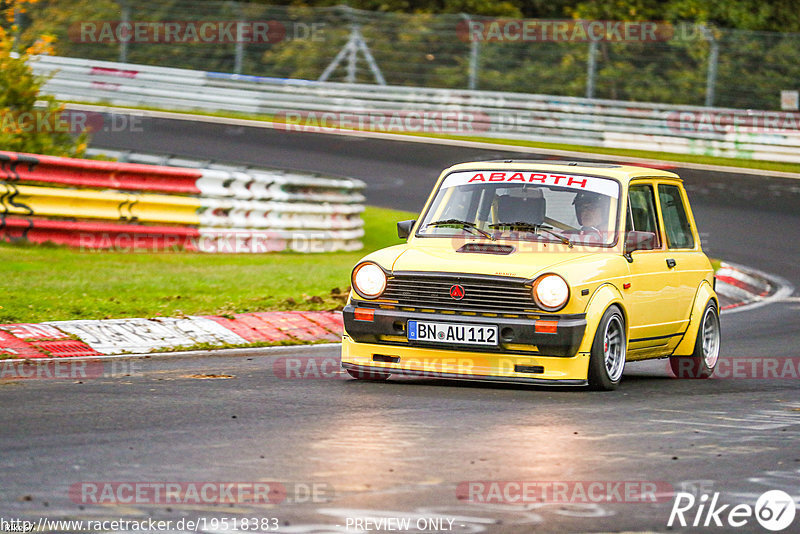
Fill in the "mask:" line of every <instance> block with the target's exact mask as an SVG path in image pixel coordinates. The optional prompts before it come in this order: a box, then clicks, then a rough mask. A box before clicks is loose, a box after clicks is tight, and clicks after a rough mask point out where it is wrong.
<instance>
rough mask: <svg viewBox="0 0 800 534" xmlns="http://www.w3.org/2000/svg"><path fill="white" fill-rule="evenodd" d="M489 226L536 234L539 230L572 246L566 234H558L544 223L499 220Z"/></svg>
mask: <svg viewBox="0 0 800 534" xmlns="http://www.w3.org/2000/svg"><path fill="white" fill-rule="evenodd" d="M489 228H516V229H518V230H528V231H530V232H534V233H536V234H539V232H540V231H541V232H545V233H547V234H550V235H551V236H553V237H555V238H556V239H558V240H559V241H561V244H562V245H567V246H568V247H569V248H572V241H570V240H569V238H568V237H567V236H565V235H563V234H559V233H558V232H554V231H553V227H552V226H547V225H545V224H534V223H529V222H524V221H516V222H499V223H497V224H490V225H489Z"/></svg>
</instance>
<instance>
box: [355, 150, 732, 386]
mask: <svg viewBox="0 0 800 534" xmlns="http://www.w3.org/2000/svg"><path fill="white" fill-rule="evenodd" d="M397 228H398V234H399V235H400V237H401V238H407V242H406V243H405V244H402V245H396V246H392V247H388V248H385V249H382V250H379V251H377V252H374V253H372V254H369V255H368V256H366V257H365V258H363V259H362V260H361V261H360V262H359V263H358V264H357V265H356V266H355V268H354V269H353V272H352V280H351V282H352V292H351V294H350V299H349V301H348V304H347V306H346V307H345V309H344V326H345V330H344V335H343V339H342V366H343V367H344V369H346V370H347V371H348V372H349V373H350V374H351V375H352V376H353V377H355V378H358V379H368V380H385V379H386V378H388V377H389V376H390V375H392V374H401V375H414V376H422V377H440V378H450V379H459V380H484V381H498V382H521V383H530V384H539V385H542V384H544V385H576V386H582V385H588V386H590V387H593V388H595V389H604V390H609V389H614V388H616V387H617V385H618V384H619V382H620V380H621V378H622V373H623V370H624V368H625V363H626V362H627V361H633V360H644V359H650V358H664V357H670V363H671V367H672V370H673V372H674V373H675V374H676V376H681V377H695V378H706V377H709V376H711V374H712V373H713V371H714V367H715V366H716V363H717V359H718V356H719V348H720V324H719V304H718V300H717V295H716V293H715V291H714V272H713V269H712V267H711V263H710V262H709V260H708V258H707V257H706V255H705V254H704V253H703V251H702V250H701V248H700V239H699V237H698V233H697V228H696V226H695V222H694V218H693V216H692V211H691V209H690V207H689V201H688V199H687V196H686V192H685V190H684V188H683V185H682V181H681V179H680V178H679V177H678V176H677V175H676V174H674V173H671V172H666V171H660V170H654V169H650V168H642V167H634V166H623V165H612V164H599V163H598V164H592V163H553V162H541V161H531V160H527V161H526V160H504V161H491V162H472V163H462V164H459V165H455V166H453V167H450V168H448V169H446V170H445V171H444V172H443V173H442V175H441V176H440V177H439V180H438V181H437V183H436V186H435V188H434V190H433V193H432V194H431V196H430V198H429V199H428V201H427V203H426V205H425V208H424V210H423V212H422V216H421V218H420V219H419V220H415V221H403V222H400V223H398V224H397Z"/></svg>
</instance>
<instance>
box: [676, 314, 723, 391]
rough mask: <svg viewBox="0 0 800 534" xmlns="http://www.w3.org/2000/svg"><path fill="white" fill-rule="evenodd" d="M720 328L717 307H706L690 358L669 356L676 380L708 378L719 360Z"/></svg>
mask: <svg viewBox="0 0 800 534" xmlns="http://www.w3.org/2000/svg"><path fill="white" fill-rule="evenodd" d="M719 345H720V327H719V312H718V311H717V305H716V303H715V302H714V301H713V300H712V301H711V302H709V303H708V304H707V305H706V309H705V311H704V312H703V320H702V321H700V326H699V327H698V329H697V341H695V343H694V352H693V353H692V355H691V356H671V357H670V359H669V366H670V368H671V369H672V374H674V375H675V376H676V377H677V378H709V377H711V375H712V374H714V369H715V368H716V367H717V360H718V359H719Z"/></svg>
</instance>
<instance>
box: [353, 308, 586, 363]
mask: <svg viewBox="0 0 800 534" xmlns="http://www.w3.org/2000/svg"><path fill="white" fill-rule="evenodd" d="M356 308H359V309H369V310H371V311H372V313H373V319H372V320H371V321H368V320H357V319H356V318H355V310H356ZM343 316H344V328H345V330H346V332H347V334H348V335H349V336H350V337H351V338H352V339H353V340H354V341H357V342H359V343H374V344H379V345H394V346H404V347H431V348H438V349H447V350H465V351H472V352H498V351H500V352H503V353H508V354H526V355H534V354H535V355H538V356H558V357H572V356H575V353H577V351H578V347H579V346H580V344H581V341H582V340H583V334H584V332H585V331H586V315H585V314H570V315H567V314H562V315H559V314H546V315H542V316H540V317H539V318H538V319H533V318H528V317H498V316H495V317H492V316H486V315H460V314H445V313H437V312H421V311H407V310H403V309H400V308H392V309H387V308H383V307H379V306H376V304H375V303H372V302H368V301H351V302H350V303H348V305H347V306H345V308H344V310H343ZM409 320H418V321H437V322H447V323H457V324H465V325H470V324H472V325H476V324H481V325H496V326H497V327H498V332H500V343H499V345H498V346H497V347H487V346H478V345H468V344H464V345H459V344H455V343H454V344H446V345H445V344H442V343H431V342H425V341H410V340H408V333H407V331H406V325H407V324H408V321H409ZM536 321H557V326H556V331H555V332H554V333H538V332H536V330H535V326H536ZM534 347H535V348H536V350H535V351H534V350H533V349H534Z"/></svg>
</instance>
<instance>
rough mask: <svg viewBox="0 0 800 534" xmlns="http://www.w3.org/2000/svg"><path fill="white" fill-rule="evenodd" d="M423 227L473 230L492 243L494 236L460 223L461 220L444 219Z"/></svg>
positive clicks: (469, 224) (468, 223)
mask: <svg viewBox="0 0 800 534" xmlns="http://www.w3.org/2000/svg"><path fill="white" fill-rule="evenodd" d="M425 226H459V227H461V228H466V229H467V230H473V231H475V232H477V233H479V234H480V235H482V236H483V237H488V238H489V239H491V240H492V241H494V236H492V234H490V233H489V232H487V231H486V230H481V229H480V228H478V227H477V226H475V225H474V224H472V223H471V222H469V221H462V220H461V219H444V220H442V221H434V222H430V223H428V224H426V225H425Z"/></svg>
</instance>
